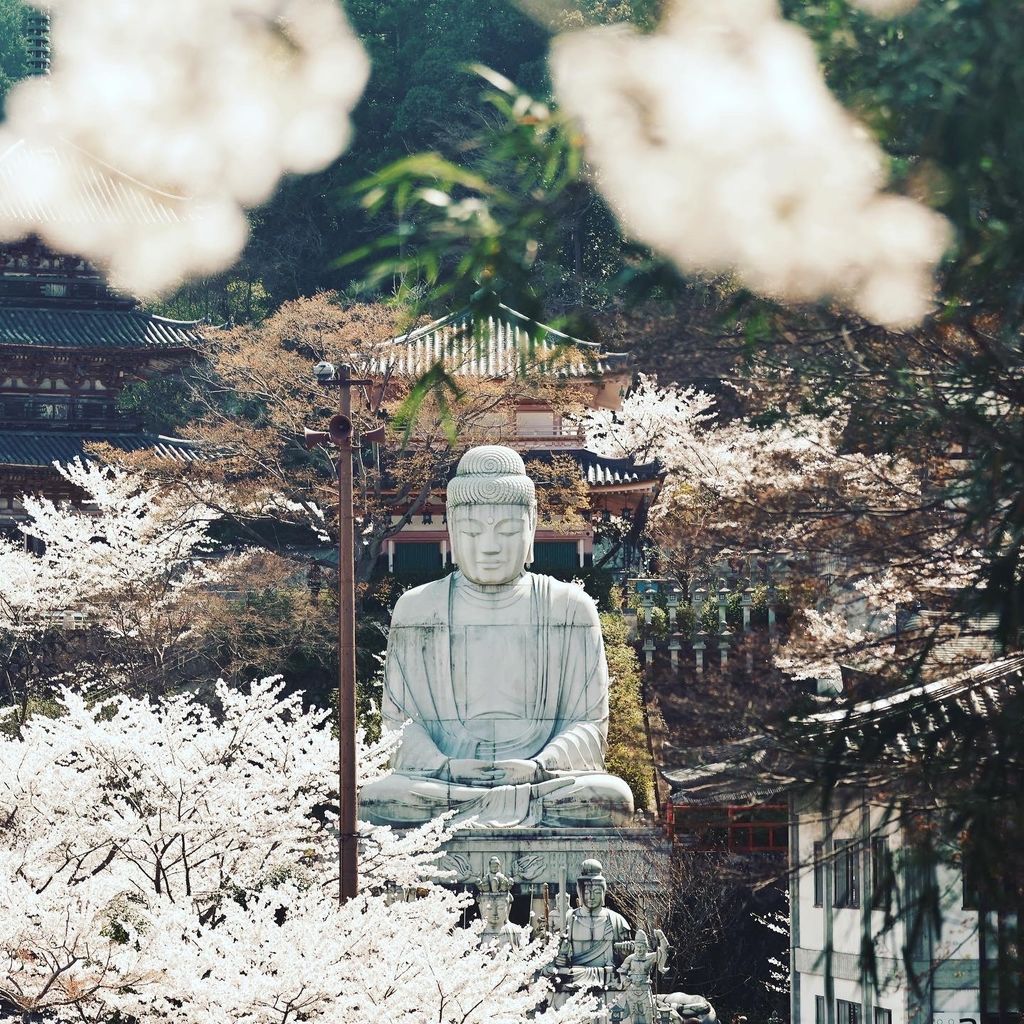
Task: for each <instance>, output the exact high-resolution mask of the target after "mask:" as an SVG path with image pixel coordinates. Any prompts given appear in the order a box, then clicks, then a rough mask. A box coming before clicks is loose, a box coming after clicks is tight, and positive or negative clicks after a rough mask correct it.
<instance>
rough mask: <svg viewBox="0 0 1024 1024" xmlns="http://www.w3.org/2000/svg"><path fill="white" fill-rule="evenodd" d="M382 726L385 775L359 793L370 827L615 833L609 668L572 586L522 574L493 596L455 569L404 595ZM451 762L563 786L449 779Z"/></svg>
mask: <svg viewBox="0 0 1024 1024" xmlns="http://www.w3.org/2000/svg"><path fill="white" fill-rule="evenodd" d="M381 713H382V718H383V722H384V725H385V726H386V727H388V728H391V729H399V728H402V727H403V726H404V733H403V736H402V742H401V746H400V747H399V749H398V751H397V752H396V754H395V757H394V759H393V763H392V769H393V774H392V775H389V776H387V777H385V778H383V779H380V780H377V781H375V782H373V783H369V784H367V785H366V786H364V787H363V791H362V793H361V815H362V817H363V818H364V819H365V820H368V821H371V822H375V823H379V824H391V825H412V824H416V823H420V822H424V821H427V820H429V819H430V818H432V817H434V816H436V815H437V814H439V813H441V812H442V811H444V810H447V809H449V808H454V809H456V810H457V811H458V812H459V814H458V817H459V818H463V819H466V818H471V817H476V819H477V820H476V825H477V826H478V827H509V826H515V825H533V824H538V823H540V822H542V821H544V822H546V823H558V824H565V823H569V822H571V823H572V824H577V823H578V824H581V825H586V824H598V825H600V824H621V823H622V822H623V821H624V820H625V819H627V818H628V817H629V815H630V814H631V813H632V801H631V797H630V794H629V789H628V787H627V786H626V785H625V783H624V782H622V780H621V779H617V778H615V777H614V776H610V775H608V774H607V773H606V772H605V771H604V747H605V740H606V736H607V730H608V669H607V664H606V662H605V657H604V648H603V644H602V641H601V629H600V622H599V620H598V617H597V611H596V609H595V607H594V604H593V602H592V601H591V600H590V598H589V597H587V595H586V594H585V593H584V592H583V591H582V590H581V589H580V588H579V587H577V586H575V585H574V584H569V583H563V582H561V581H559V580H554V579H552V578H550V577H547V576H538V575H534V574H532V573H524V574H523V575H522V576H521V577H520V578H519V579H518V580H517V581H515V582H513V583H511V584H509V585H507V586H505V587H502V588H478V587H475V586H474V585H473V584H471V583H469V582H468V581H466V580H465V579H464V577H462V576H461V575H460V574H458V573H455V574H453V575H452V576H449V577H447V578H445V579H443V580H437V581H435V582H433V583H428V584H426V585H424V586H422V587H417V588H415V589H414V590H410V591H408V592H407V593H406V594H404V595H402V597H401V598H400V600H399V601H398V603H397V605H396V606H395V611H394V615H393V617H392V622H391V631H390V634H389V638H388V652H387V664H386V671H385V682H384V693H383V700H382V704H381ZM450 759H474V760H482V761H487V762H495V761H503V760H537V761H539V762H540V763H541V764H542V765H543V767H544V769H545V771H546V772H547V773H549V774H550V775H553V776H556V777H558V778H563V779H566V780H568V781H567V784H566V787H565V788H563V789H560V790H558V791H557V792H554V793H549V794H547V795H546V796H544V797H541V796H539V795H538V793H537V790H536V787H535V786H533V785H531V784H529V783H523V784H519V785H501V784H493V783H488V782H486V781H481V782H479V783H477V782H474V784H472V785H467V784H464V783H455V782H450V781H448V780H447V767H448V762H449V760H450Z"/></svg>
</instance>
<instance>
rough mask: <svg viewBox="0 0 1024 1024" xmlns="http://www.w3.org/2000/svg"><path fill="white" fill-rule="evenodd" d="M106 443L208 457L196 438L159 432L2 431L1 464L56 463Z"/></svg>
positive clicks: (186, 457) (191, 458)
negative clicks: (92, 446)
mask: <svg viewBox="0 0 1024 1024" xmlns="http://www.w3.org/2000/svg"><path fill="white" fill-rule="evenodd" d="M96 443H103V444H109V445H111V446H112V447H114V448H120V449H121V451H125V452H138V451H145V450H149V451H152V452H154V453H155V454H157V455H160V456H163V457H164V458H168V459H175V460H178V461H181V462H196V461H199V460H200V459H204V458H206V457H207V455H206V453H205V452H204V451H203V449H202V448H201V447H200V446H199V445H198V444H196V442H194V441H185V440H182V439H181V438H176V437H163V436H162V435H158V434H99V433H97V434H65V433H57V432H52V433H51V432H49V431H47V432H42V431H40V432H38V433H36V432H32V431H19V430H10V431H0V468H2V467H3V466H52V465H53V463H55V462H60V463H69V462H73V461H74V460H75V459H77V458H88V457H89V453H88V452H87V451H86V450H85V449H86V445H88V444H96Z"/></svg>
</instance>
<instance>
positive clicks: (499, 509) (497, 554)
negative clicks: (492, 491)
mask: <svg viewBox="0 0 1024 1024" xmlns="http://www.w3.org/2000/svg"><path fill="white" fill-rule="evenodd" d="M533 530H534V517H533V514H532V513H531V511H530V509H528V508H524V507H523V506H522V505H462V506H460V507H458V508H456V509H454V510H453V511H452V513H451V514H450V515H449V516H448V532H449V534H450V536H451V541H452V554H453V556H454V558H455V561H456V562H458V565H459V569H461V570H462V573H463V575H464V576H465V577H466V578H467V579H469V580H471V581H472V582H473V583H478V584H483V585H485V584H491V585H494V584H499V583H508V582H509V581H511V580H514V579H515V578H516V577H517V576H518V575H519V574H520V573H521V572H522V571H523V566H524V565H525V564H526V560H527V558H529V555H530V548H531V545H532V544H533Z"/></svg>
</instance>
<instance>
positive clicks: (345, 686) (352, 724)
mask: <svg viewBox="0 0 1024 1024" xmlns="http://www.w3.org/2000/svg"><path fill="white" fill-rule="evenodd" d="M338 412H339V413H340V415H341V416H343V417H344V418H345V420H346V421H348V423H349V427H348V432H347V434H346V435H345V436H344V437H340V438H338V439H337V440H336V441H335V444H336V445H337V448H338V803H339V811H340V813H339V817H338V858H339V863H340V865H341V870H340V872H339V883H340V889H339V893H338V899H339V902H341V903H344V902H345V901H346V900H349V899H351V898H352V897H353V896H355V895H356V893H357V892H358V891H359V866H358V860H357V852H358V842H359V835H358V824H357V821H356V619H355V564H354V563H355V538H354V535H353V516H352V428H351V416H352V392H351V370H350V368H349V367H348V366H339V367H338Z"/></svg>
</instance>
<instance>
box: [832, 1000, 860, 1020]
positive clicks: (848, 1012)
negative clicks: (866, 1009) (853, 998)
mask: <svg viewBox="0 0 1024 1024" xmlns="http://www.w3.org/2000/svg"><path fill="white" fill-rule="evenodd" d="M836 1024H860V1003H850V1002H847V1001H846V1000H845V999H837V1000H836Z"/></svg>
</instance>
